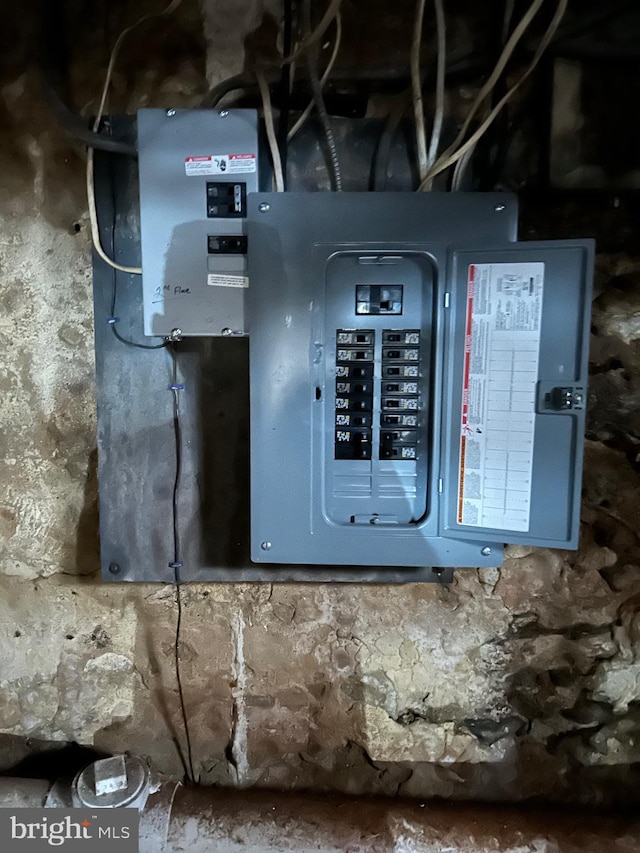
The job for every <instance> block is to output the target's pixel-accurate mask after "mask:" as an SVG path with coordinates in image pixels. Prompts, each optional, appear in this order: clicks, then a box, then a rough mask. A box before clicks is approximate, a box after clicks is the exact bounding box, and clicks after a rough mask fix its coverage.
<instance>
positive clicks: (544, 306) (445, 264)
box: [247, 193, 593, 567]
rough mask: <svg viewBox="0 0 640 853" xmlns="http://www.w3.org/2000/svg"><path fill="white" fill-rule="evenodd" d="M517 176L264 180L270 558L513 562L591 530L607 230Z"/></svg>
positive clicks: (257, 289) (256, 486) (260, 266)
mask: <svg viewBox="0 0 640 853" xmlns="http://www.w3.org/2000/svg"><path fill="white" fill-rule="evenodd" d="M517 212H518V211H517V201H516V199H515V197H513V196H510V195H505V194H479V193H478V194H463V193H304V194H300V193H268V194H254V195H249V196H248V200H247V213H248V229H247V237H248V276H249V285H250V286H249V288H248V291H247V297H248V320H249V324H250V329H251V334H250V391H251V557H252V560H254V561H255V562H260V563H274V564H277V563H297V564H316V565H318V564H326V565H334V564H341V565H351V566H368V565H380V566H407V567H409V566H425V565H431V566H452V565H455V566H495V565H499V564H500V562H501V560H502V552H503V544H504V543H505V542H518V543H523V544H532V545H541V546H550V547H559V548H574V547H576V544H577V538H578V525H579V508H580V483H581V462H582V436H583V430H584V417H585V414H584V400H585V383H586V376H587V352H588V329H589V309H590V282H591V277H592V264H593V245H592V243H591V242H590V241H583V240H572V241H560V242H530V243H519V242H517V239H516V226H517Z"/></svg>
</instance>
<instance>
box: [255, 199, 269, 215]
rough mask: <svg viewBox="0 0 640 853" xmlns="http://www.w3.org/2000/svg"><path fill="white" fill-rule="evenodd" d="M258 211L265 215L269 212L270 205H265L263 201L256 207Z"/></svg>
mask: <svg viewBox="0 0 640 853" xmlns="http://www.w3.org/2000/svg"><path fill="white" fill-rule="evenodd" d="M258 210H259V211H260V213H266V212H267V211H268V210H271V205H270V204H267V203H266V201H263V202H262V203H261V204H259V205H258Z"/></svg>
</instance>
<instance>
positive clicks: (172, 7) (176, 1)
mask: <svg viewBox="0 0 640 853" xmlns="http://www.w3.org/2000/svg"><path fill="white" fill-rule="evenodd" d="M181 3H182V0H171V3H169V5H168V6H167V7H166V8H165V9H163V10H162V11H161V12H151V13H150V14H148V15H143V16H142V17H141V18H138V20H137V21H135V22H134V23H133V24H130V25H129V26H128V27H125V28H124V30H122V32H121V33H120V35H119V36H118V38H117V39H116V43H115V44H114V46H113V50H112V51H111V56H110V57H109V64H108V66H107V73H106V75H105V79H104V86H103V87H102V95H101V97H100V105H99V107H98V112H97V114H96V118H95V121H94V123H93V130H94V131H97V130H98V127H99V126H100V118H101V116H102V113H103V112H104V107H105V104H106V102H107V97H108V95H109V87H110V85H111V77H112V76H113V69H114V67H115V64H116V59H117V58H118V54H119V53H120V48H121V47H122V45H123V44H124V41H125V39H126V37H127V36H128V35H129V33H131V32H133V30H135V29H137V28H138V27H139V26H140V25H141V24H144V23H146V22H147V21H151V20H152V19H153V18H162V17H164V16H165V15H171V14H173V12H175V11H176V9H177V8H178V6H180V4H181Z"/></svg>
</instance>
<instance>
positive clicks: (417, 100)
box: [410, 0, 429, 182]
mask: <svg viewBox="0 0 640 853" xmlns="http://www.w3.org/2000/svg"><path fill="white" fill-rule="evenodd" d="M424 6H425V0H416V11H415V17H414V19H413V36H412V38H411V58H410V65H411V90H412V92H413V118H414V121H415V125H416V158H417V160H418V176H419V178H420V181H421V182H422V181H424V179H425V178H426V177H427V169H428V168H429V159H428V153H427V132H426V130H425V126H424V106H423V103H422V75H421V73H420V48H421V46H422V22H423V19H424Z"/></svg>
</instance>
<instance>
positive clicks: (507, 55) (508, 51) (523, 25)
mask: <svg viewBox="0 0 640 853" xmlns="http://www.w3.org/2000/svg"><path fill="white" fill-rule="evenodd" d="M543 3H544V0H533V2H532V4H531V6H530V7H529V9H528V10H527V11H526V12H525V14H524V15H523V16H522V19H521V20H520V22H519V23H518V26H517V27H516V28H515V29H514V31H513V33H512V34H511V38H510V39H509V41H508V42H507V43H506V44H505V46H504V48H503V50H502V53H501V54H500V57H499V58H498V61H497V63H496V66H495V68H494V69H493V71H492V72H491V75H490V76H489V78H488V79H487V81H486V82H485V84H484V86H483V87H482V88H481V89H480V91H479V92H478V94H477V95H476V97H475V100H474V102H473V104H472V105H471V109H470V110H469V112H468V113H467V116H466V118H465V121H464V124H463V125H462V128H461V130H460V132H459V133H458V136H457V137H456V139H455V141H454V142H453V143H452V144H451V145H450V146H449V148H448V149H447V150H446V151H445V152H444V154H443V155H442V157H445V156H449V155H450V154H452V153H453V152H455V151H456V150H457V149H458V146H460V145H461V144H462V143H463V141H464V138H465V136H466V135H467V131H468V129H469V126H470V125H471V122H472V121H473V118H474V117H475V114H476V113H477V112H478V110H479V109H480V107H481V106H482V104H483V103H484V101H485V99H486V98H487V97H488V96H489V95H490V94H491V92H492V91H493V90H494V88H495V86H496V83H497V82H498V80H499V79H500V75H501V74H502V72H503V71H504V69H505V67H506V65H507V63H508V61H509V60H510V59H511V56H512V55H513V52H514V50H515V49H516V47H517V45H518V42H519V41H520V39H521V38H522V36H523V35H524V33H525V32H526V30H527V29H528V27H529V25H530V24H531V22H532V21H533V19H534V18H535V16H536V15H537V13H538V12H539V11H540V8H541V6H542V4H543Z"/></svg>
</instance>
